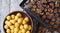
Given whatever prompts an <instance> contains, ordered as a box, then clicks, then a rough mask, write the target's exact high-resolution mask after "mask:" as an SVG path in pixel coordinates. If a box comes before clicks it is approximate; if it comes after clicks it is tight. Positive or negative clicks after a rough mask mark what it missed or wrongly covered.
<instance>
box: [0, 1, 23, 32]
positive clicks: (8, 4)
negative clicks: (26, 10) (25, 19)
mask: <svg viewBox="0 0 60 33" xmlns="http://www.w3.org/2000/svg"><path fill="white" fill-rule="evenodd" d="M22 1H23V0H0V30H1V33H4V31H3V21H4V18H5V17H6V15H7V14H8V13H10V12H13V11H19V10H20V11H23V9H22V8H21V7H20V6H19V4H20V3H21V2H22Z"/></svg>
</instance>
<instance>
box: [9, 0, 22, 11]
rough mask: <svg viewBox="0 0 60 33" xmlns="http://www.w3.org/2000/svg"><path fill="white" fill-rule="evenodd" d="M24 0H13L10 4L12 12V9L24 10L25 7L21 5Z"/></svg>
mask: <svg viewBox="0 0 60 33" xmlns="http://www.w3.org/2000/svg"><path fill="white" fill-rule="evenodd" d="M22 1H23V0H11V5H10V12H12V11H20V10H21V11H23V9H22V8H21V7H20V6H19V4H20V3H21V2H22Z"/></svg>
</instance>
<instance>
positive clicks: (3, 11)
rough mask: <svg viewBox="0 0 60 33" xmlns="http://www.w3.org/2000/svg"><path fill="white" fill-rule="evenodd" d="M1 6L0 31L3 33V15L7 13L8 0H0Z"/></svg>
mask: <svg viewBox="0 0 60 33" xmlns="http://www.w3.org/2000/svg"><path fill="white" fill-rule="evenodd" d="M1 2H2V6H1V11H0V14H1V15H0V16H1V21H0V22H1V27H0V28H1V33H4V31H3V21H4V18H5V16H6V15H7V14H8V13H9V0H2V1H1Z"/></svg>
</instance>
